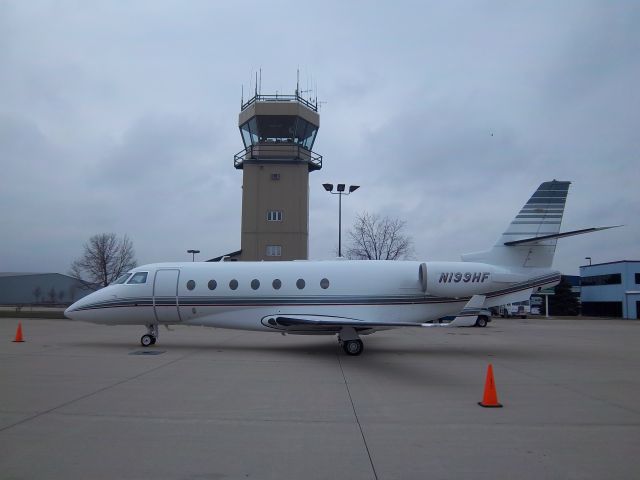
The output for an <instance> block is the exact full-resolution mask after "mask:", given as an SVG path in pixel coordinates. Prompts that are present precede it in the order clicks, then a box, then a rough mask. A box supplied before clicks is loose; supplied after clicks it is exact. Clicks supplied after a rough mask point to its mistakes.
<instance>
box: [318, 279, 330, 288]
mask: <svg viewBox="0 0 640 480" xmlns="http://www.w3.org/2000/svg"><path fill="white" fill-rule="evenodd" d="M320 287H321V288H323V289H324V290H326V289H327V288H329V279H328V278H323V279H322V280H320Z"/></svg>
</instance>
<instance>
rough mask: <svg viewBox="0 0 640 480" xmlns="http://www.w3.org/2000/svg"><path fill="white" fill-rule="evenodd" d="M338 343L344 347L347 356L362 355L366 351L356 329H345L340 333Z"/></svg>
mask: <svg viewBox="0 0 640 480" xmlns="http://www.w3.org/2000/svg"><path fill="white" fill-rule="evenodd" d="M338 342H339V343H340V345H342V349H343V350H344V352H345V353H346V354H347V355H352V356H356V355H360V354H361V353H362V352H363V351H364V344H363V343H362V340H360V337H359V336H358V333H357V332H356V330H355V328H352V327H344V328H343V329H342V330H340V333H338Z"/></svg>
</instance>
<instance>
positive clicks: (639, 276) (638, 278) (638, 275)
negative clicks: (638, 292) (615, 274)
mask: <svg viewBox="0 0 640 480" xmlns="http://www.w3.org/2000/svg"><path fill="white" fill-rule="evenodd" d="M636 285H640V273H636Z"/></svg>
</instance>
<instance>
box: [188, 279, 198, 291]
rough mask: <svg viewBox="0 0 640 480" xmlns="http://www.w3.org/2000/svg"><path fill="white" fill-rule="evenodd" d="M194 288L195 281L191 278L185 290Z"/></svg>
mask: <svg viewBox="0 0 640 480" xmlns="http://www.w3.org/2000/svg"><path fill="white" fill-rule="evenodd" d="M194 288H196V282H194V281H193V280H189V281H188V282H187V290H193V289H194Z"/></svg>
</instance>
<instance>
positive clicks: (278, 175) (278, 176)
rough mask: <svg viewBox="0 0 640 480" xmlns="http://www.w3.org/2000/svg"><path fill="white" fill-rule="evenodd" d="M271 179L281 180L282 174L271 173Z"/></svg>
mask: <svg viewBox="0 0 640 480" xmlns="http://www.w3.org/2000/svg"><path fill="white" fill-rule="evenodd" d="M271 180H280V174H279V173H272V174H271Z"/></svg>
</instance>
